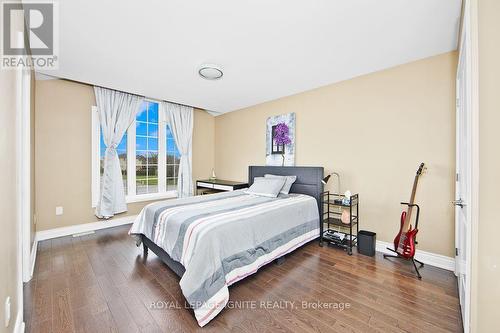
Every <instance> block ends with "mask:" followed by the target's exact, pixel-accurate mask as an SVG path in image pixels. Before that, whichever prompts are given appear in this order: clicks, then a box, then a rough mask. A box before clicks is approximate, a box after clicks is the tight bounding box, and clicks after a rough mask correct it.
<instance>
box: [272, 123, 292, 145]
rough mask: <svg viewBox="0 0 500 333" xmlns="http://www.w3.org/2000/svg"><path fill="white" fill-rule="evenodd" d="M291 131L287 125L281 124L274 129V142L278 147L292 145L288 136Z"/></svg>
mask: <svg viewBox="0 0 500 333" xmlns="http://www.w3.org/2000/svg"><path fill="white" fill-rule="evenodd" d="M289 131H290V129H289V128H288V126H287V125H286V124H285V123H279V124H278V125H276V127H275V129H274V138H273V139H274V142H275V143H276V144H277V145H289V144H290V143H292V140H290V136H289V135H288V133H289Z"/></svg>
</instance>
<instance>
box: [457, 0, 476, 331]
mask: <svg viewBox="0 0 500 333" xmlns="http://www.w3.org/2000/svg"><path fill="white" fill-rule="evenodd" d="M468 7H469V6H468V4H467V3H466V5H465V8H464V18H463V23H462V34H461V37H460V48H459V51H460V53H459V61H458V68H457V81H456V186H455V201H454V202H453V203H454V205H455V248H456V249H455V275H456V276H457V280H458V292H459V297H460V307H461V310H462V322H463V326H464V332H469V324H470V290H471V283H470V277H471V225H472V223H471V221H472V214H471V205H470V204H471V202H472V196H471V193H472V192H471V191H472V182H471V181H472V130H471V129H472V126H471V125H472V103H471V77H472V76H471V69H472V66H471V60H470V59H471V47H470V28H469V22H470V21H469V20H470V15H469V14H470V10H469V8H468Z"/></svg>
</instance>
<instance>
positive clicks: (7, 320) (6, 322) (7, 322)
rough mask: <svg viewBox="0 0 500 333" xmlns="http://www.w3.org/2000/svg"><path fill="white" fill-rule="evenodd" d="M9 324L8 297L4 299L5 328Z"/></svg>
mask: <svg viewBox="0 0 500 333" xmlns="http://www.w3.org/2000/svg"><path fill="white" fill-rule="evenodd" d="M9 323H10V296H8V297H7V298H6V299H5V327H9Z"/></svg>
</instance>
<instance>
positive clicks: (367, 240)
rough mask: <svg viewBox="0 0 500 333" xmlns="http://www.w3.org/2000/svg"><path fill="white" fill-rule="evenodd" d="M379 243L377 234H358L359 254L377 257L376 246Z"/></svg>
mask: <svg viewBox="0 0 500 333" xmlns="http://www.w3.org/2000/svg"><path fill="white" fill-rule="evenodd" d="M376 243H377V234H376V233H374V232H371V231H366V230H360V231H359V232H358V252H359V253H361V254H364V255H365V256H370V257H373V256H374V255H375V245H376Z"/></svg>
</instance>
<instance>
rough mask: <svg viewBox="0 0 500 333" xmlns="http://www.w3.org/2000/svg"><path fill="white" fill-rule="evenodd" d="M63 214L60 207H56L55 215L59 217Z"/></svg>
mask: <svg viewBox="0 0 500 333" xmlns="http://www.w3.org/2000/svg"><path fill="white" fill-rule="evenodd" d="M63 212H64V210H63V208H62V206H58V207H56V215H57V216H59V215H62V214H63Z"/></svg>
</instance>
